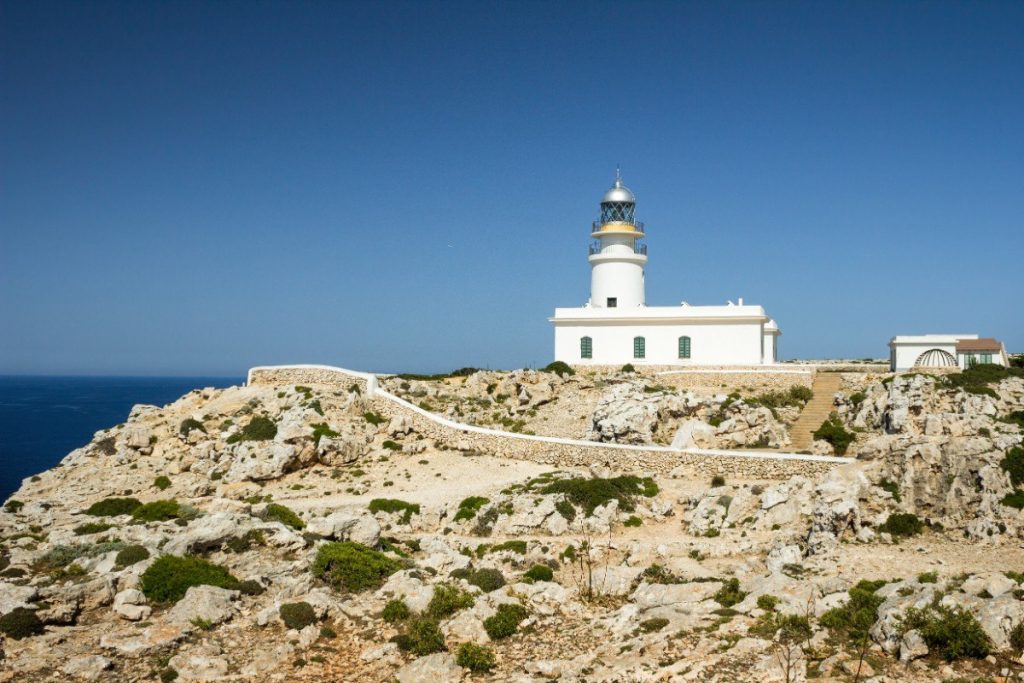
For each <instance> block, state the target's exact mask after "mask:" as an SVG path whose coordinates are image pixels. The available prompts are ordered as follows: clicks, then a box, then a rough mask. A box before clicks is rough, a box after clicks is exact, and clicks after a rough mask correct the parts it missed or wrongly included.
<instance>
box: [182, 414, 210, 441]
mask: <svg viewBox="0 0 1024 683" xmlns="http://www.w3.org/2000/svg"><path fill="white" fill-rule="evenodd" d="M193 429H198V430H199V431H201V432H202V433H203V434H205V433H206V427H204V426H203V423H202V422H200V421H199V420H196V419H194V418H191V417H190V418H188V419H187V420H185V421H184V422H182V423H181V425H180V426H179V427H178V433H179V434H181V435H182V436H185V437H187V436H188V433H189V432H191V431H192V430H193Z"/></svg>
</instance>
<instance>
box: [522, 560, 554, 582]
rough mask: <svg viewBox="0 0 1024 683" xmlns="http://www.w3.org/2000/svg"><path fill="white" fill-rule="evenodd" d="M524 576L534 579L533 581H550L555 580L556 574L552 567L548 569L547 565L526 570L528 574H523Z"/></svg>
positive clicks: (539, 565)
mask: <svg viewBox="0 0 1024 683" xmlns="http://www.w3.org/2000/svg"><path fill="white" fill-rule="evenodd" d="M523 576H525V577H526V578H528V579H532V580H533V581H550V580H551V579H553V578H555V573H554V572H553V571H551V567H548V566H547V565H543V564H535V565H533V566H532V567H530V568H529V569H528V570H526V573H525V574H523Z"/></svg>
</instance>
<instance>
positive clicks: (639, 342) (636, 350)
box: [633, 337, 646, 358]
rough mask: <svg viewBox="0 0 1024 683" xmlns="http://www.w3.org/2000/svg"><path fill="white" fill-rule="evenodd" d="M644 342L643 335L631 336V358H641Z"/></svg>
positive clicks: (643, 351) (644, 350) (644, 349)
mask: <svg viewBox="0 0 1024 683" xmlns="http://www.w3.org/2000/svg"><path fill="white" fill-rule="evenodd" d="M645 347H646V344H645V342H644V338H643V337H633V358H643V357H644V353H645V352H646V348H645Z"/></svg>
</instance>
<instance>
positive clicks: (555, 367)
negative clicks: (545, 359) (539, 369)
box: [544, 360, 576, 377]
mask: <svg viewBox="0 0 1024 683" xmlns="http://www.w3.org/2000/svg"><path fill="white" fill-rule="evenodd" d="M544 372H553V373H555V374H556V375H558V376H559V377H564V376H566V375H575V374H576V371H575V370H573V369H572V368H571V367H569V364H568V363H565V362H563V361H560V360H556V361H555V362H553V363H548V364H547V365H545V366H544Z"/></svg>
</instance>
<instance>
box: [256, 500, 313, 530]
mask: <svg viewBox="0 0 1024 683" xmlns="http://www.w3.org/2000/svg"><path fill="white" fill-rule="evenodd" d="M261 517H262V519H263V520H264V521H267V522H281V524H284V525H285V526H288V527H291V528H292V529H304V528H306V523H305V522H303V521H302V518H301V517H299V516H298V515H297V514H295V511H294V510H292V509H291V508H289V507H286V506H284V505H279V504H277V503H271V504H270V505H268V506H267V507H266V508H265V509H264V510H263V514H262V515H261Z"/></svg>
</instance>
